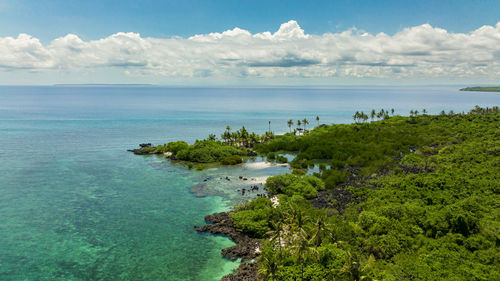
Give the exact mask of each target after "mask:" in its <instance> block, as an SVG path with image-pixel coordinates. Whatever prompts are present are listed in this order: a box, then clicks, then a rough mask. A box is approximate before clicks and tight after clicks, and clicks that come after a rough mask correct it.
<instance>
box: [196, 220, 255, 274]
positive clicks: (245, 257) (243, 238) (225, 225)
mask: <svg viewBox="0 0 500 281" xmlns="http://www.w3.org/2000/svg"><path fill="white" fill-rule="evenodd" d="M229 214H230V212H222V213H215V214H212V215H208V216H206V217H205V221H206V222H207V223H208V224H206V225H204V226H203V227H198V226H195V227H194V228H195V229H196V230H197V231H199V232H209V233H212V234H215V235H225V236H228V237H229V238H231V240H233V241H234V242H235V243H236V245H235V246H232V247H229V248H225V249H223V250H222V255H223V256H224V257H226V258H229V259H236V258H241V264H240V266H239V267H238V270H237V272H236V273H233V274H228V275H226V276H224V277H223V278H222V279H221V281H254V280H257V275H258V264H257V262H256V261H254V259H255V258H256V257H257V256H258V255H259V250H258V249H259V246H260V243H259V240H258V239H255V238H251V237H249V236H248V235H246V234H244V233H242V232H239V231H237V230H236V229H235V227H234V225H233V221H232V220H231V217H230V215H229Z"/></svg>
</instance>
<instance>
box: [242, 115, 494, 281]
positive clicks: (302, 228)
mask: <svg viewBox="0 0 500 281" xmlns="http://www.w3.org/2000/svg"><path fill="white" fill-rule="evenodd" d="M412 111H413V112H412V115H413V116H411V117H401V116H394V117H389V118H384V119H381V120H380V121H377V122H372V123H363V124H352V125H333V126H323V125H322V126H319V127H317V128H315V129H314V130H312V131H311V132H310V133H309V134H308V135H303V136H295V135H293V134H286V135H284V136H277V137H276V138H274V139H273V140H271V141H270V142H269V143H267V144H260V145H258V146H257V149H258V150H259V151H260V152H262V153H269V152H277V151H296V152H298V155H297V157H296V159H295V160H294V161H292V164H294V165H296V166H298V167H299V168H304V166H306V167H307V166H309V163H308V162H309V161H311V160H314V159H327V160H330V161H331V167H330V168H326V166H325V167H323V168H322V169H321V173H318V174H317V175H318V176H319V178H318V177H316V176H311V175H304V172H301V173H300V174H296V173H295V172H293V173H292V174H285V175H278V176H274V177H270V178H268V180H267V182H266V188H267V190H269V192H270V194H272V195H277V196H278V198H279V205H278V206H276V207H273V205H272V203H271V202H270V201H269V200H268V199H266V198H259V199H256V200H254V201H251V202H249V203H247V204H246V205H244V206H243V207H241V208H238V209H237V211H236V212H235V213H233V214H232V217H233V220H234V221H235V226H237V228H238V229H239V230H242V231H248V232H249V233H252V234H254V235H255V236H257V237H266V233H268V234H269V235H271V234H272V235H273V236H272V237H276V235H278V237H279V240H280V241H282V242H283V243H282V244H283V245H281V244H280V245H278V242H277V241H278V240H277V239H274V238H272V237H271V238H272V239H268V238H266V239H263V240H262V241H263V251H262V253H261V256H260V257H259V260H260V267H261V277H262V278H263V279H264V280H500V270H499V268H500V255H499V253H500V251H499V249H498V247H499V246H500V232H499V229H500V205H499V202H500V179H499V175H500V160H499V159H500V129H499V126H498V124H500V112H499V111H498V108H496V109H495V107H494V108H491V109H484V108H479V107H476V108H475V109H473V110H472V111H471V112H470V113H468V114H454V113H452V112H451V113H449V114H446V113H445V114H441V115H438V116H432V115H427V114H426V111H424V110H422V111H421V112H422V113H423V115H419V111H417V110H412ZM295 171H299V170H295ZM325 187H326V188H327V189H331V191H332V193H331V194H332V195H335V194H337V193H335V192H334V191H336V190H337V188H339V187H345V188H346V190H347V191H348V192H349V194H350V196H352V197H356V198H358V200H357V201H352V202H348V204H346V207H345V209H343V210H342V213H339V211H338V210H337V209H316V208H315V207H313V206H312V204H311V202H310V201H309V200H307V199H308V198H313V197H315V196H316V195H317V194H318V193H317V191H318V190H321V189H323V188H325ZM325 192H328V190H327V191H325ZM343 195H344V193H338V194H337V195H335V197H334V198H330V197H325V198H323V199H324V200H333V201H335V200H345V198H344V197H342V196H343Z"/></svg>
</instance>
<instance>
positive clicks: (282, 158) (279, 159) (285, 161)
mask: <svg viewBox="0 0 500 281" xmlns="http://www.w3.org/2000/svg"><path fill="white" fill-rule="evenodd" d="M276 161H278V163H282V164H283V163H287V162H288V159H287V158H286V157H285V156H282V155H278V157H276Z"/></svg>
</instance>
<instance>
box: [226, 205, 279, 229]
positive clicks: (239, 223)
mask: <svg viewBox="0 0 500 281" xmlns="http://www.w3.org/2000/svg"><path fill="white" fill-rule="evenodd" d="M272 210H273V208H272V202H271V200H269V199H267V198H257V199H255V200H253V201H251V202H249V203H247V204H245V205H243V206H241V207H240V208H238V211H237V212H234V213H231V219H232V220H233V223H234V226H235V228H236V230H238V231H242V232H245V233H247V234H250V235H251V236H254V237H263V236H264V235H265V234H266V233H267V232H268V231H269V230H270V227H269V218H270V217H271V214H272Z"/></svg>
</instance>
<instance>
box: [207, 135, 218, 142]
mask: <svg viewBox="0 0 500 281" xmlns="http://www.w3.org/2000/svg"><path fill="white" fill-rule="evenodd" d="M208 139H209V140H211V141H215V139H216V136H215V135H214V134H209V135H208Z"/></svg>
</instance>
